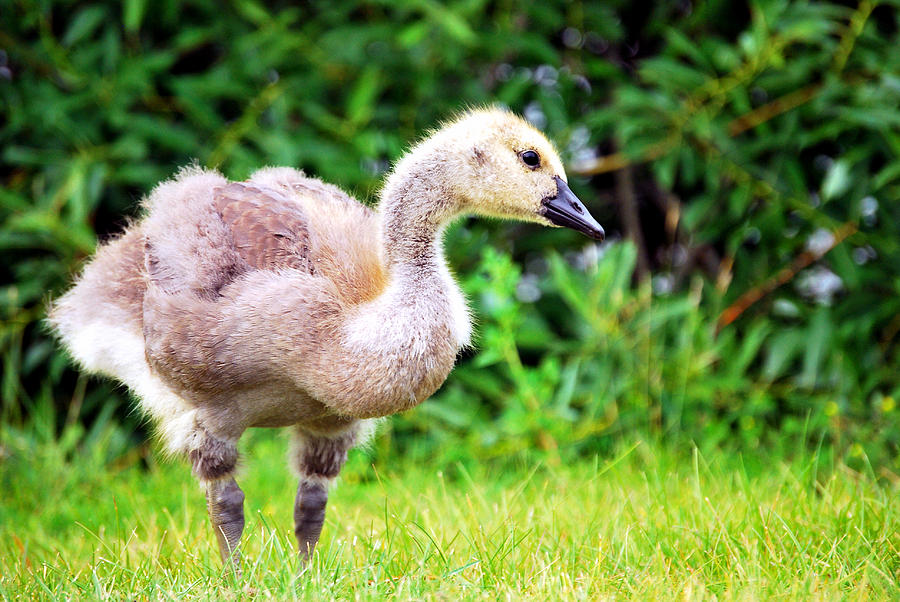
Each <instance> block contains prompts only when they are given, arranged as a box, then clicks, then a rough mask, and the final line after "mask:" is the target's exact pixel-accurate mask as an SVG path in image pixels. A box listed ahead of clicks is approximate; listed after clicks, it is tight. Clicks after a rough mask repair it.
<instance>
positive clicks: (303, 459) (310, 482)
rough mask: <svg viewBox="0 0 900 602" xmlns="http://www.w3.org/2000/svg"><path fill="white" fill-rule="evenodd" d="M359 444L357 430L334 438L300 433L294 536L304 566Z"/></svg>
mask: <svg viewBox="0 0 900 602" xmlns="http://www.w3.org/2000/svg"><path fill="white" fill-rule="evenodd" d="M355 441H356V432H355V430H351V431H349V432H344V433H342V434H340V435H337V436H334V437H324V436H321V435H312V434H310V433H305V432H303V431H300V430H298V431H297V434H296V439H295V443H296V451H295V452H294V458H293V460H294V462H295V468H296V469H297V472H298V473H299V474H300V485H299V486H298V487H297V499H296V501H295V503H294V535H296V536H297V545H298V547H299V552H300V559H301V561H302V562H304V563H305V562H307V561H309V559H310V558H311V557H312V554H313V551H314V550H315V548H316V543H318V541H319V535H320V534H321V533H322V524H323V523H324V522H325V505H326V504H327V503H328V487H329V485H330V484H331V483H332V482H333V481H334V479H335V477H337V475H338V473H339V472H340V471H341V468H342V467H343V466H344V462H346V461H347V451H348V450H349V449H350V448H351V447H353V444H354V442H355Z"/></svg>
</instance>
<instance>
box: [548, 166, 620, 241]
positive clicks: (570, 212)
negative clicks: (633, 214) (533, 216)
mask: <svg viewBox="0 0 900 602" xmlns="http://www.w3.org/2000/svg"><path fill="white" fill-rule="evenodd" d="M553 179H555V180H556V196H555V197H547V198H546V199H544V200H543V201H542V204H543V206H544V217H546V218H547V219H548V220H550V222H551V223H553V224H556V225H557V226H565V227H566V228H572V229H573V230H578V231H579V232H581V233H582V234H586V235H588V236H590V237H591V238H593V239H595V240H603V238H604V237H605V236H606V233H605V232H604V231H603V226H601V225H600V224H598V223H597V220H595V219H594V218H593V217H592V216H591V214H590V213H588V210H587V209H585V208H584V205H583V204H582V203H581V201H579V200H578V197H577V196H575V194H574V193H573V192H572V191H571V190H569V185H568V184H566V183H565V182H564V181H563V179H562V178H560V177H559V176H553Z"/></svg>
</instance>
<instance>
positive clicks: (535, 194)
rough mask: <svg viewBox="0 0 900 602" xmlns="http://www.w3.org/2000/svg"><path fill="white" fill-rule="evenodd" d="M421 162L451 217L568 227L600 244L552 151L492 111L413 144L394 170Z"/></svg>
mask: <svg viewBox="0 0 900 602" xmlns="http://www.w3.org/2000/svg"><path fill="white" fill-rule="evenodd" d="M413 161H416V162H417V163H419V164H420V166H421V165H422V164H423V163H424V164H425V165H426V166H427V167H426V170H425V171H426V173H428V174H429V175H430V176H432V177H433V176H435V175H438V174H440V180H441V181H442V182H441V184H442V186H444V187H445V189H448V190H447V192H448V193H449V196H450V197H452V199H454V203H453V204H454V205H455V206H453V207H448V209H449V210H450V211H451V212H453V213H472V214H476V215H484V216H491V217H499V218H508V219H518V220H523V221H532V222H538V223H542V224H544V225H553V226H566V227H570V228H573V229H575V230H578V231H580V232H582V233H584V234H586V235H588V236H590V237H592V238H595V239H602V238H603V236H604V234H603V228H602V227H601V226H600V224H598V223H597V222H596V220H594V218H593V217H591V215H590V213H588V211H587V210H586V209H585V208H584V205H583V204H582V203H581V201H579V200H578V198H577V197H576V196H575V195H574V194H573V193H572V191H571V190H570V189H569V187H568V185H567V183H566V172H565V169H564V168H563V165H562V161H561V160H560V158H559V154H558V153H557V152H556V149H555V148H554V146H553V144H552V143H551V142H550V141H549V140H547V138H546V137H545V136H544V135H543V134H542V133H541V132H540V131H538V130H537V129H535V128H534V127H533V126H531V125H530V124H529V123H528V122H526V121H525V120H524V119H522V118H520V117H518V116H517V115H514V114H513V113H510V112H508V111H504V110H501V109H496V108H486V109H476V110H471V111H467V112H465V113H463V114H462V115H461V116H459V117H458V118H457V119H455V120H453V121H451V122H449V123H447V124H445V125H444V126H443V127H441V128H440V129H438V130H437V131H435V132H434V133H432V134H431V135H430V136H429V137H427V138H426V139H425V140H423V141H422V142H421V143H419V144H418V145H417V146H416V147H415V148H413V149H412V151H411V152H410V153H409V154H408V155H407V156H406V157H405V158H404V159H403V160H402V161H401V162H400V163H399V164H398V165H397V166H396V168H395V173H397V172H399V171H401V170H402V168H403V167H404V164H406V163H407V162H413Z"/></svg>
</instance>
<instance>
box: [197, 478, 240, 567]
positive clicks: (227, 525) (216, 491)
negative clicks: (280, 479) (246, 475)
mask: <svg viewBox="0 0 900 602" xmlns="http://www.w3.org/2000/svg"><path fill="white" fill-rule="evenodd" d="M206 509H207V511H208V512H209V522H211V523H212V527H213V531H215V533H216V539H217V540H218V541H219V553H220V554H221V556H222V561H223V562H227V561H228V559H229V558H231V560H232V561H233V562H234V566H235V568H237V569H238V571H240V566H241V553H240V551H239V550H238V544H240V543H241V534H242V533H243V532H244V492H243V491H241V488H240V487H238V484H237V483H236V482H235V481H234V479H233V478H232V477H228V478H227V479H220V480H218V481H209V482H208V483H207V484H206Z"/></svg>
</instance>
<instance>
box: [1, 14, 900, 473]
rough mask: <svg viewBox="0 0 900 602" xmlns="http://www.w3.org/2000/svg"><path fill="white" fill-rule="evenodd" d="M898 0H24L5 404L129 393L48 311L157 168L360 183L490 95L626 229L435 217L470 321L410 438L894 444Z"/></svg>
mask: <svg viewBox="0 0 900 602" xmlns="http://www.w3.org/2000/svg"><path fill="white" fill-rule="evenodd" d="M898 12H900V11H897V10H896V2H884V3H874V2H868V1H864V2H861V3H860V4H859V5H858V6H857V7H855V8H848V7H846V6H844V5H843V4H840V3H831V2H818V3H806V2H784V1H774V0H765V1H762V2H756V3H752V4H749V5H743V4H735V3H731V2H723V1H716V0H714V1H712V2H707V3H703V4H701V5H697V6H696V7H692V5H691V4H683V3H660V4H658V5H655V7H654V8H653V9H652V10H645V9H644V8H642V7H641V6H640V5H635V4H634V3H629V2H625V1H624V0H620V1H616V2H610V3H604V5H603V6H602V7H598V6H594V5H593V4H590V3H577V2H576V3H518V4H512V5H509V4H503V5H495V4H490V3H486V2H483V1H480V0H474V1H473V0H459V1H456V2H450V3H445V4H441V3H433V2H422V3H413V4H404V3H400V4H399V5H396V6H395V5H391V4H385V3H367V2H345V3H325V2H314V3H308V4H306V5H304V6H303V7H296V6H291V5H289V4H284V5H281V4H276V5H275V7H274V8H269V7H267V6H264V5H263V4H261V3H257V2H254V1H252V0H241V1H238V2H235V3H233V4H232V5H230V8H225V9H223V8H222V6H221V5H220V3H214V2H203V1H201V2H195V3H190V4H189V5H188V4H183V3H181V2H178V1H177V0H166V1H164V2H161V3H155V4H154V5H153V10H152V11H150V5H149V3H144V2H141V1H140V0H128V1H126V2H124V3H116V2H103V1H94V2H81V3H74V2H49V1H47V2H42V3H37V4H16V5H14V6H12V7H11V8H10V9H9V10H8V11H7V12H6V14H5V17H6V19H5V22H6V23H7V26H6V27H5V28H4V31H3V32H0V47H2V48H3V49H4V52H3V53H0V78H2V79H0V102H2V108H3V114H4V115H5V116H6V117H7V119H6V122H5V124H4V125H3V126H2V129H0V144H2V151H0V166H2V172H0V173H2V178H3V186H2V188H0V249H2V252H3V253H4V261H3V263H2V266H0V270H2V274H3V280H4V282H5V284H4V285H3V286H2V289H0V295H2V299H3V303H2V307H3V309H2V312H3V313H2V325H0V349H2V353H3V362H4V369H3V379H2V383H0V387H2V416H0V419H2V420H3V421H5V422H13V423H20V422H23V421H27V420H28V415H29V414H30V413H31V412H34V411H36V410H35V409H36V408H38V407H40V406H42V405H44V406H46V405H56V406H58V411H56V412H55V413H53V415H56V416H58V421H59V422H60V423H63V422H69V423H71V422H75V421H84V422H88V423H91V422H93V421H96V420H103V421H105V420H109V419H110V418H111V416H113V415H115V417H116V418H118V419H119V420H126V421H128V420H130V418H129V417H128V414H127V412H126V411H125V410H123V408H125V407H126V404H125V402H124V400H123V397H124V394H123V393H122V392H121V391H117V390H115V389H114V388H113V387H112V386H111V385H109V384H100V383H95V382H88V381H87V380H85V379H84V378H83V377H77V376H76V375H75V372H74V371H73V370H72V369H71V367H70V366H69V365H68V363H67V360H66V359H65V358H64V357H63V356H62V355H61V354H60V352H59V351H58V350H56V348H55V346H54V345H53V343H52V342H51V341H50V340H48V338H47V336H46V334H45V333H44V332H43V331H42V330H41V328H40V325H39V321H40V319H41V318H42V315H43V311H44V305H45V301H46V299H47V297H48V295H50V296H52V295H55V294H58V293H59V292H60V291H61V290H63V288H64V286H65V283H66V282H67V281H68V280H69V278H70V276H71V274H72V273H73V272H74V271H76V270H77V269H78V266H79V265H80V264H81V263H82V262H83V261H84V259H85V258H86V257H88V256H89V254H90V253H91V251H92V250H93V248H94V246H95V241H96V238H97V237H98V236H99V237H100V238H101V239H102V238H103V237H106V236H108V235H109V234H110V233H111V232H114V231H116V230H118V229H120V228H121V226H122V225H123V223H124V222H125V218H124V217H123V216H127V215H129V214H133V212H134V211H135V208H136V206H137V201H138V199H139V198H140V197H141V196H142V195H143V194H146V193H147V192H148V191H149V190H150V189H151V188H152V186H153V185H154V184H155V183H156V182H158V181H159V180H161V179H163V178H166V177H168V176H169V175H171V174H172V173H174V172H175V171H176V169H177V168H178V167H179V166H182V165H184V164H186V163H189V162H190V161H192V160H197V161H199V163H201V164H203V165H208V166H214V167H218V168H219V169H221V170H222V171H223V172H224V173H225V175H227V176H229V177H231V178H236V179H239V178H243V177H245V176H246V175H247V174H249V173H250V172H251V171H253V170H254V169H255V168H257V167H259V166H262V165H267V164H288V165H295V166H299V167H303V168H304V169H306V170H307V171H308V172H310V173H313V174H315V175H317V176H320V177H322V178H323V179H325V180H328V181H333V182H336V183H339V184H341V185H343V186H344V187H346V188H348V189H350V190H351V191H352V192H355V193H356V194H357V195H359V196H363V197H371V196H373V193H374V191H375V190H376V187H377V185H378V182H379V181H380V178H381V176H382V174H383V172H384V171H385V169H386V168H387V166H388V165H389V162H390V161H391V160H393V159H394V158H396V157H397V156H399V155H400V154H401V153H402V150H403V148H404V147H405V145H406V144H407V143H408V142H409V141H411V140H412V139H414V137H415V136H417V135H420V134H421V132H422V131H423V130H424V129H425V128H427V127H430V126H433V125H435V124H436V123H437V121H438V120H439V119H440V118H442V117H445V116H447V115H448V114H450V113H452V112H453V111H456V110H459V109H460V108H462V107H464V106H466V105H471V104H479V103H501V104H505V105H507V106H509V107H511V108H513V109H514V110H517V111H519V112H522V113H524V114H525V115H526V116H527V117H528V118H529V119H531V120H532V121H533V122H535V123H536V124H537V125H538V126H539V127H541V128H542V129H544V130H545V131H547V132H548V133H549V135H550V136H551V137H552V138H553V139H555V140H556V141H557V142H558V143H559V145H560V147H561V149H562V151H563V153H564V155H565V156H566V158H567V160H568V163H569V175H570V180H571V183H572V187H573V189H574V190H575V191H576V193H578V194H579V196H581V197H582V198H583V199H585V200H586V201H588V205H589V206H590V207H591V210H592V211H593V212H594V213H595V214H596V215H598V217H599V218H600V221H601V222H602V223H604V225H608V228H607V229H608V231H610V232H611V233H613V234H614V235H615V234H616V233H617V232H618V233H619V234H620V235H621V236H624V237H626V238H629V239H631V240H632V241H633V243H634V246H627V245H611V246H610V247H608V248H607V247H601V248H600V249H599V250H598V249H594V250H592V251H589V253H601V254H604V257H603V259H602V260H601V261H600V262H599V263H598V264H597V266H596V267H591V268H589V269H588V270H587V271H581V268H578V267H576V268H573V267H571V266H569V265H568V264H569V263H571V262H570V261H568V260H564V259H561V258H560V255H559V251H556V249H560V250H561V249H572V250H573V252H574V251H575V250H577V249H578V246H579V245H581V244H582V240H581V239H579V238H577V237H576V236H575V235H572V234H568V233H563V232H560V231H551V230H543V231H538V230H535V229H534V228H531V227H528V226H519V225H502V224H486V223H464V224H462V225H461V226H460V227H457V228H455V229H454V230H452V231H451V232H450V233H449V234H448V243H449V244H448V253H449V255H450V259H451V263H452V264H453V265H454V266H456V267H457V268H458V270H459V272H460V273H462V274H464V275H465V278H466V283H465V284H466V289H467V291H468V292H469V294H470V295H471V296H472V297H473V298H474V299H475V301H476V305H477V307H478V311H479V312H480V315H481V316H482V317H483V319H484V323H483V325H482V327H481V333H482V335H481V339H480V341H479V349H480V351H479V352H478V353H477V354H474V356H472V357H468V358H464V360H463V362H462V364H461V365H460V368H459V369H458V370H457V371H456V372H455V374H454V376H453V377H452V378H451V380H450V381H449V382H448V383H447V385H446V387H445V389H444V390H443V391H442V392H441V393H440V394H439V395H438V397H437V398H436V399H435V400H433V401H432V402H429V403H428V404H426V405H425V406H423V408H422V409H421V410H418V411H417V412H415V413H412V414H410V415H408V416H404V417H402V418H401V419H399V420H397V421H396V422H395V426H394V434H395V438H396V439H399V443H400V444H401V445H404V446H407V447H410V446H413V445H423V444H422V443H415V442H416V441H421V437H419V438H418V439H415V437H417V436H418V433H419V431H421V430H424V429H426V428H428V430H429V433H431V434H432V437H431V438H429V439H428V442H429V443H427V445H429V446H432V445H435V444H436V443H438V442H440V441H445V440H453V441H458V440H464V441H467V442H469V443H471V446H472V447H473V448H476V449H480V450H482V451H483V453H484V454H486V455H497V454H504V453H507V452H510V451H516V450H520V449H526V448H532V447H534V448H537V449H544V450H553V449H554V448H557V449H565V450H568V451H567V452H566V453H570V452H571V453H579V452H581V451H588V450H590V451H594V450H597V449H603V448H604V447H605V446H606V445H607V443H605V441H607V439H608V436H612V435H614V434H615V433H618V432H623V431H633V430H635V429H637V430H638V431H639V432H643V433H647V434H649V435H653V436H664V437H668V436H672V435H676V434H677V435H684V436H687V437H690V438H693V439H695V440H698V441H702V442H706V443H708V444H710V445H712V444H719V443H720V442H723V441H729V442H734V443H735V444H736V445H738V446H741V445H756V444H758V443H760V442H766V444H769V443H771V442H777V441H778V439H779V437H783V436H784V437H787V436H794V435H803V436H804V437H807V438H809V439H810V440H811V441H812V442H813V443H815V442H816V441H818V440H819V438H822V437H825V436H826V435H827V440H828V441H830V442H833V443H835V444H837V445H838V448H839V449H841V450H844V451H846V452H847V453H848V454H851V455H853V454H856V455H861V454H863V453H866V454H869V455H870V456H871V457H872V458H882V459H885V462H888V460H887V458H890V457H894V458H896V457H897V445H898V441H897V437H898V435H897V432H898V431H897V429H896V426H897V419H896V416H897V410H896V409H895V405H896V401H895V400H896V399H897V398H898V396H900V376H898V372H897V370H896V366H897V360H898V357H897V343H896V338H897V333H898V331H900V319H898V317H897V316H898V315H900V295H898V293H900V245H898V240H900V236H898V227H897V224H898V222H900V215H898V212H900V209H898V205H897V203H896V199H897V198H898V196H900V161H898V159H897V156H898V149H900V113H898V112H897V106H900V79H898V76H897V74H898V73H900V54H898V53H897V52H896V51H895V49H896V47H897V43H898V39H897V38H898V35H897V32H898V16H897V15H898ZM486 246H489V247H493V249H494V250H493V251H489V252H486V253H482V252H481V250H480V249H482V248H484V247H486ZM589 248H591V249H593V247H589ZM510 258H512V260H511V259H510ZM579 258H580V259H579ZM569 259H571V260H573V261H576V262H580V264H579V265H581V266H582V267H583V266H584V262H585V261H586V260H585V258H584V254H583V253H581V252H580V251H579V252H577V253H575V254H574V255H573V256H572V257H570V258H569ZM588 263H590V262H588ZM516 266H525V271H524V272H522V271H520V268H518V267H516ZM470 275H471V276H470ZM632 275H633V276H634V279H633V280H632ZM515 292H518V296H516V295H515V294H514V293H515ZM538 293H539V294H540V299H537V300H533V299H534V297H535V296H536V294H538ZM73 391H74V393H73ZM131 426H133V424H132V425H131ZM597 434H603V435H605V436H607V438H604V437H597V436H594V435H597ZM860 446H862V447H860ZM444 449H452V448H451V447H450V446H446V447H444ZM551 453H554V452H551ZM894 462H896V460H895V461H894Z"/></svg>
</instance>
